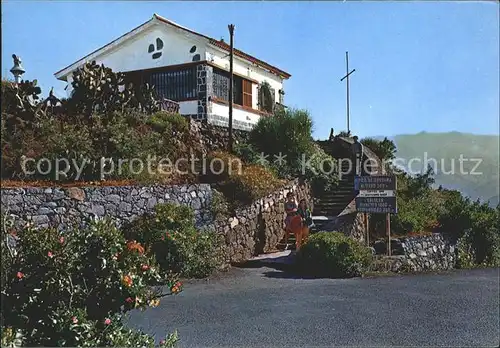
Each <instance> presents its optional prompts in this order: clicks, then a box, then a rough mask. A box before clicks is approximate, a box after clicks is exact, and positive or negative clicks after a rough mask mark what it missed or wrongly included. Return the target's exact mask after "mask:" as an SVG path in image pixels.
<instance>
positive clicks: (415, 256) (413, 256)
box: [409, 253, 417, 260]
mask: <svg viewBox="0 0 500 348" xmlns="http://www.w3.org/2000/svg"><path fill="white" fill-rule="evenodd" d="M409 256H410V259H412V260H414V259H416V258H417V255H415V254H414V253H411V254H410V255H409Z"/></svg>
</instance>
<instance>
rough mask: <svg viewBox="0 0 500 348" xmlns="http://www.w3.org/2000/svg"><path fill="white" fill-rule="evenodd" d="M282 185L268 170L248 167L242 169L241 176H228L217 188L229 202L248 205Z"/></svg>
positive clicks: (254, 166)
mask: <svg viewBox="0 0 500 348" xmlns="http://www.w3.org/2000/svg"><path fill="white" fill-rule="evenodd" d="M283 184H284V182H283V181H282V180H280V179H278V178H276V176H275V175H274V174H273V173H272V172H271V171H270V170H269V169H267V168H265V167H262V166H260V165H249V166H245V167H244V168H243V172H242V173H241V175H232V176H230V177H229V179H228V180H227V181H225V182H223V183H221V184H220V185H219V187H220V190H221V191H222V192H223V193H224V195H225V196H226V197H227V198H228V200H229V201H230V202H236V203H240V204H250V203H252V202H254V201H255V200H257V199H259V198H262V197H264V196H267V195H269V194H271V193H272V192H274V191H276V190H277V189H279V188H280V187H281V186H283Z"/></svg>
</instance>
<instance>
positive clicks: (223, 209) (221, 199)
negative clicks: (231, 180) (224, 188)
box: [210, 190, 230, 220]
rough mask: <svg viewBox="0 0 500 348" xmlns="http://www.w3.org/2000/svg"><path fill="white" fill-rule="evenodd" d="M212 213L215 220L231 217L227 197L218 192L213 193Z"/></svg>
mask: <svg viewBox="0 0 500 348" xmlns="http://www.w3.org/2000/svg"><path fill="white" fill-rule="evenodd" d="M210 212H211V213H212V216H213V218H214V220H220V219H225V218H228V217H229V216H230V204H229V202H228V201H227V199H226V197H225V196H224V195H223V194H222V193H221V192H219V191H217V190H213V191H212V200H211V202H210Z"/></svg>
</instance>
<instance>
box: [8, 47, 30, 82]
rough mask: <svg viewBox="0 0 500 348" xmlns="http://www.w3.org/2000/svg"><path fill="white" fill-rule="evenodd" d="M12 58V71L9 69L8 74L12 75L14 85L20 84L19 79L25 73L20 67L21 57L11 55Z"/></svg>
mask: <svg viewBox="0 0 500 348" xmlns="http://www.w3.org/2000/svg"><path fill="white" fill-rule="evenodd" d="M12 58H13V59H14V66H13V67H12V69H10V72H11V73H12V75H14V80H15V81H16V83H21V77H22V76H23V74H24V73H25V72H26V70H24V68H23V67H22V65H21V57H18V56H16V55H15V54H13V55H12Z"/></svg>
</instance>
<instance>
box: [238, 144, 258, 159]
mask: <svg viewBox="0 0 500 348" xmlns="http://www.w3.org/2000/svg"><path fill="white" fill-rule="evenodd" d="M234 153H235V155H236V156H237V157H239V158H241V159H242V160H243V161H244V162H245V163H246V164H255V163H256V162H257V160H258V158H259V157H258V156H259V154H258V153H257V151H256V150H255V148H254V146H253V145H251V144H248V143H239V144H236V145H235V146H234Z"/></svg>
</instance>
